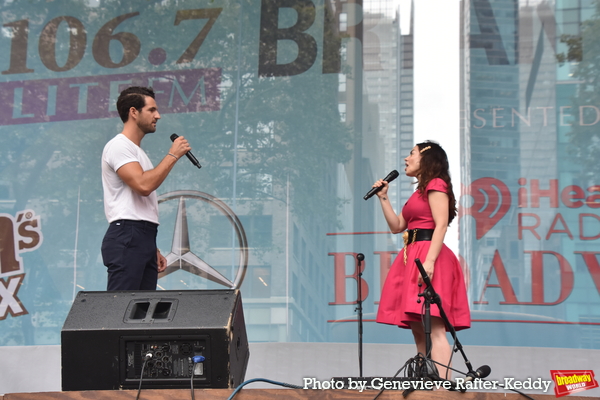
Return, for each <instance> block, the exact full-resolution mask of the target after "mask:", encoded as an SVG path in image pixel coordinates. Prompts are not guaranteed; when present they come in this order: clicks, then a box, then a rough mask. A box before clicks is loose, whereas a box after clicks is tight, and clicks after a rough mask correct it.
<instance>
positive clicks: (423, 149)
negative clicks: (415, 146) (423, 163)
mask: <svg viewBox="0 0 600 400" xmlns="http://www.w3.org/2000/svg"><path fill="white" fill-rule="evenodd" d="M430 148H431V146H427V147H423V148H422V149H421V150H420V151H419V153H422V152H424V151H425V150H429V149H430Z"/></svg>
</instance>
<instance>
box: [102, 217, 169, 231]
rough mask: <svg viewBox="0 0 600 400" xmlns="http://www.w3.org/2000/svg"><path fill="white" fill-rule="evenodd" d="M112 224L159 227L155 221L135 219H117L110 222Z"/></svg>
mask: <svg viewBox="0 0 600 400" xmlns="http://www.w3.org/2000/svg"><path fill="white" fill-rule="evenodd" d="M110 225H111V226H114V225H133V226H138V227H142V228H146V227H148V228H154V229H157V228H158V224H155V223H154V222H150V221H136V220H133V219H118V220H116V221H113V222H111V223H110Z"/></svg>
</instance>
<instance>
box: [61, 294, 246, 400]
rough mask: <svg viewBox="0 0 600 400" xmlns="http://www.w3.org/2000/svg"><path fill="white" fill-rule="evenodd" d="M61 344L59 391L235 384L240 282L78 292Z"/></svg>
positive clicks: (239, 359)
mask: <svg viewBox="0 0 600 400" xmlns="http://www.w3.org/2000/svg"><path fill="white" fill-rule="evenodd" d="M61 344H62V346H61V356H62V390H63V391H69V390H114V389H137V388H138V386H139V383H140V378H143V381H142V387H143V388H149V389H160V388H189V387H190V384H191V379H192V374H193V382H194V387H195V388H196V387H197V388H234V387H236V386H238V385H239V384H240V383H242V382H243V381H244V375H245V374H246V367H247V365H248V358H249V356H250V353H249V351H248V338H247V336H246V325H245V322H244V312H243V309H242V299H241V296H240V292H239V290H197V291H196V290H189V291H175V290H172V291H171V290H166V291H114V292H79V293H78V294H77V297H76V298H75V301H74V302H73V306H72V307H71V311H70V312H69V315H68V316H67V319H66V321H65V324H64V326H63V329H62V331H61ZM195 356H202V357H204V358H205V359H204V361H202V362H197V363H196V362H194V361H193V359H194V357H195ZM146 358H148V360H147V362H146V365H145V366H144V365H143V364H144V359H146ZM198 359H200V358H196V361H197V360H198ZM143 366H144V369H143V377H141V374H142V367H143Z"/></svg>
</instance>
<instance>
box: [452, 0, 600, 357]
mask: <svg viewBox="0 0 600 400" xmlns="http://www.w3.org/2000/svg"><path fill="white" fill-rule="evenodd" d="M598 11H599V9H598V3H597V2H595V1H560V0H557V1H512V0H511V1H502V0H500V1H492V0H473V1H469V2H464V3H463V44H464V46H463V77H464V81H463V82H462V84H463V93H462V103H463V104H462V109H463V113H464V114H463V121H464V124H463V127H462V138H461V140H462V142H463V143H464V144H465V146H464V151H463V154H462V165H463V172H462V174H463V183H464V187H465V189H464V193H463V199H462V206H463V208H462V213H461V214H462V218H461V242H460V247H461V254H462V255H463V257H464V261H465V267H466V268H468V270H469V271H470V296H471V300H472V317H473V320H474V321H478V322H480V323H481V324H483V325H485V326H486V327H487V329H489V331H490V336H488V337H487V338H486V339H481V338H480V339H478V338H476V337H474V336H473V337H472V338H471V339H472V340H473V341H475V342H478V343H480V344H490V345H491V344H497V345H511V344H516V345H521V346H541V347H575V348H596V349H597V348H598V347H599V345H600V313H599V312H598V309H599V308H598V305H599V303H600V296H599V294H600V285H599V283H600V279H599V278H600V275H599V274H600V270H599V269H598V265H599V264H598V262H599V258H598V255H599V254H600V253H599V252H598V240H599V239H600V229H599V228H600V217H599V214H598V208H599V207H600V196H598V193H599V192H600V186H599V184H598V175H597V173H596V172H595V170H596V169H597V167H596V166H595V164H597V162H596V161H595V160H597V159H598V158H597V155H598V153H597V150H596V149H597V142H598V125H597V124H598V122H599V121H600V119H599V117H600V113H599V112H598V111H599V110H600V109H599V108H598V102H597V101H596V100H597V99H596V98H595V94H594V92H595V81H596V77H597V71H595V66H594V61H593V60H594V57H595V55H594V51H595V50H594V47H595V46H594V43H595V42H596V41H597V40H598V35H597V34H596V33H595V31H594V29H595V26H596V25H597V24H598V22H597V21H598V18H599V14H598ZM567 338H568V339H567Z"/></svg>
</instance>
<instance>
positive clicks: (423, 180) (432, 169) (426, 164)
mask: <svg viewBox="0 0 600 400" xmlns="http://www.w3.org/2000/svg"><path fill="white" fill-rule="evenodd" d="M417 147H418V148H419V151H420V152H421V167H420V169H419V181H418V182H417V190H418V191H419V193H421V195H425V189H426V188H427V185H428V184H429V182H431V181H432V180H433V179H435V178H440V179H441V180H443V181H444V182H446V185H447V186H448V193H447V194H448V225H450V222H452V220H453V219H454V217H455V216H456V212H457V211H456V198H455V197H454V191H453V190H452V181H451V180H450V171H449V170H450V166H449V164H448V156H447V155H446V152H445V151H444V149H442V147H441V146H440V145H439V144H437V143H436V142H432V141H429V140H428V141H426V142H423V143H418V144H417Z"/></svg>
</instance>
